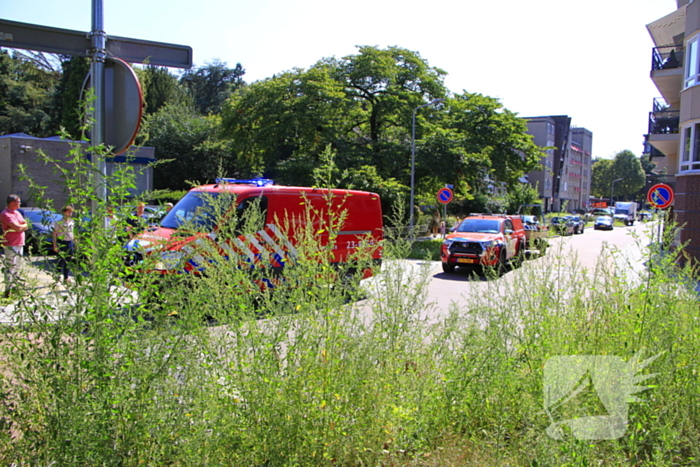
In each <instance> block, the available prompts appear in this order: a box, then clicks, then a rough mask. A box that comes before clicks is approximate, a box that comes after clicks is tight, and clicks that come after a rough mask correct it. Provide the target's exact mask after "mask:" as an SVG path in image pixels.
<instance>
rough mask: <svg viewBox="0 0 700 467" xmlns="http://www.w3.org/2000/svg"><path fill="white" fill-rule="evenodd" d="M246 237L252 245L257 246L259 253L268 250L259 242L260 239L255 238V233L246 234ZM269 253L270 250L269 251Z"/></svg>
mask: <svg viewBox="0 0 700 467" xmlns="http://www.w3.org/2000/svg"><path fill="white" fill-rule="evenodd" d="M245 239H246V240H248V242H250V244H251V245H253V246H254V247H255V249H256V250H258V253H259V254H263V252H268V251H267V250H266V249H265V248H263V246H262V245H261V244H260V243H259V242H258V239H257V238H255V235H254V234H248V235H246V236H245ZM268 253H269V252H268Z"/></svg>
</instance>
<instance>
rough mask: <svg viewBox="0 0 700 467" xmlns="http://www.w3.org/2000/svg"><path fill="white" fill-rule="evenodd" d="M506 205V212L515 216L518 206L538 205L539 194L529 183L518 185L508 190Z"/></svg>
mask: <svg viewBox="0 0 700 467" xmlns="http://www.w3.org/2000/svg"><path fill="white" fill-rule="evenodd" d="M506 203H507V206H506V212H508V213H511V214H516V213H517V212H518V210H519V209H520V206H523V205H525V204H539V203H540V194H539V191H538V190H537V188H535V187H534V186H532V185H530V184H529V183H518V184H515V185H513V186H512V187H511V188H510V189H509V190H508V194H507V195H506Z"/></svg>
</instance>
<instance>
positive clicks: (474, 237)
mask: <svg viewBox="0 0 700 467" xmlns="http://www.w3.org/2000/svg"><path fill="white" fill-rule="evenodd" d="M525 247H526V239H525V229H523V222H522V220H521V219H520V217H519V216H506V215H498V214H495V215H487V214H478V215H477V214H472V215H470V216H469V217H467V218H465V219H464V220H463V221H462V222H461V223H460V224H459V226H458V227H457V230H456V231H455V232H454V233H451V234H449V235H448V236H447V238H445V241H444V242H443V243H442V248H441V253H440V259H441V260H442V270H443V271H444V272H446V273H451V272H454V270H455V267H457V266H460V267H483V266H491V267H495V268H496V270H497V272H498V274H499V275H500V274H503V273H504V272H505V270H506V265H507V263H508V262H510V263H511V264H515V265H516V266H517V265H519V264H520V262H521V261H522V259H523V257H524V254H525Z"/></svg>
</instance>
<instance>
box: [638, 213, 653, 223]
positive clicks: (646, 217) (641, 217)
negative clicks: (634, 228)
mask: <svg viewBox="0 0 700 467" xmlns="http://www.w3.org/2000/svg"><path fill="white" fill-rule="evenodd" d="M652 216H653V214H652V213H650V212H646V211H642V212H640V213H639V214H637V220H638V221H640V222H646V221H650V220H651V219H652Z"/></svg>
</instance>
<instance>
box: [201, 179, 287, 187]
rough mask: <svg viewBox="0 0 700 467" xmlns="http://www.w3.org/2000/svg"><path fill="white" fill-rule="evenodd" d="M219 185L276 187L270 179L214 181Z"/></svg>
mask: <svg viewBox="0 0 700 467" xmlns="http://www.w3.org/2000/svg"><path fill="white" fill-rule="evenodd" d="M214 181H215V182H216V183H217V185H218V184H221V183H229V184H237V185H253V186H269V185H274V184H275V181H274V180H271V179H269V178H249V179H238V178H217V179H216V180H214Z"/></svg>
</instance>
